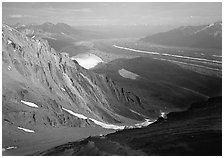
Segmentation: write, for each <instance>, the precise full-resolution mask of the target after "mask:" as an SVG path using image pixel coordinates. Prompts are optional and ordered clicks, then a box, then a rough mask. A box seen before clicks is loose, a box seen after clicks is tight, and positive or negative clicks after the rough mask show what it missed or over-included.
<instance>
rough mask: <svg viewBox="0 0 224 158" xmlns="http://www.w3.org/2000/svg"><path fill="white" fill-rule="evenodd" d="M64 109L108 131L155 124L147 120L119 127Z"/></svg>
mask: <svg viewBox="0 0 224 158" xmlns="http://www.w3.org/2000/svg"><path fill="white" fill-rule="evenodd" d="M62 109H63V110H65V111H67V112H68V113H70V114H72V115H74V116H76V117H78V118H81V119H89V120H91V121H93V122H94V123H95V124H97V125H99V126H101V127H103V128H106V129H114V130H122V129H124V128H141V127H145V126H148V125H150V124H152V123H153V121H151V120H150V119H145V121H144V122H141V123H137V124H134V125H133V126H118V125H113V124H107V123H103V122H100V121H97V120H95V119H92V118H88V117H86V116H84V115H82V114H78V113H75V112H73V111H71V110H68V109H65V108H62Z"/></svg>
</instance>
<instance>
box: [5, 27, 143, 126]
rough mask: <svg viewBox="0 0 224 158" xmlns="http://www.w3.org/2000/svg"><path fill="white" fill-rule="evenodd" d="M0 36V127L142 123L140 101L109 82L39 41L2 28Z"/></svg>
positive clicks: (108, 79)
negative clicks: (0, 118)
mask: <svg viewBox="0 0 224 158" xmlns="http://www.w3.org/2000/svg"><path fill="white" fill-rule="evenodd" d="M2 30H3V31H2V79H3V80H2V81H3V83H2V86H3V87H2V89H3V90H2V105H3V126H4V125H5V126H6V125H17V126H24V127H31V126H33V125H37V124H38V125H44V126H53V127H61V126H69V127H88V126H97V125H96V124H95V123H94V121H92V120H93V119H94V120H97V121H101V122H104V123H108V124H119V125H126V124H134V123H136V122H138V121H143V120H144V117H143V116H142V115H141V114H139V112H140V113H141V112H143V113H144V109H142V103H141V99H140V98H139V97H137V96H136V95H134V94H132V93H130V92H126V91H125V90H124V89H123V88H120V87H118V86H117V85H116V84H115V83H114V82H113V81H112V80H111V79H110V78H108V77H106V76H103V75H97V74H95V73H93V72H90V71H88V70H86V69H84V68H82V67H81V66H79V65H78V63H76V62H74V61H72V60H70V58H69V56H68V54H67V53H58V52H56V51H55V50H54V49H52V48H51V47H50V46H49V45H48V43H47V41H45V40H43V39H40V38H35V37H32V38H29V37H27V36H26V35H24V34H22V33H20V32H18V31H17V30H15V29H13V28H11V27H9V26H7V25H5V24H3V28H2ZM133 111H134V112H133ZM136 111H138V112H136ZM145 115H147V114H145ZM83 116H85V117H87V118H91V119H86V118H83ZM3 128H4V127H3Z"/></svg>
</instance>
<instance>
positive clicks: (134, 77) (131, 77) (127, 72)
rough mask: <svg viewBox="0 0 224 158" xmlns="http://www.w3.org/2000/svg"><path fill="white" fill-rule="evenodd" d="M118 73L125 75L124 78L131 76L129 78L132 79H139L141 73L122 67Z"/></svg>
mask: <svg viewBox="0 0 224 158" xmlns="http://www.w3.org/2000/svg"><path fill="white" fill-rule="evenodd" d="M118 73H119V74H120V75H121V76H122V77H124V78H129V79H132V80H135V79H137V77H139V75H137V74H135V73H133V72H130V71H128V70H125V69H120V70H118Z"/></svg>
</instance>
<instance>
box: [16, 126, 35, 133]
mask: <svg viewBox="0 0 224 158" xmlns="http://www.w3.org/2000/svg"><path fill="white" fill-rule="evenodd" d="M17 128H18V129H21V130H23V131H25V132H28V133H35V132H34V130H31V129H26V128H22V127H17Z"/></svg>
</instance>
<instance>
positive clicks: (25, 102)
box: [21, 100, 38, 108]
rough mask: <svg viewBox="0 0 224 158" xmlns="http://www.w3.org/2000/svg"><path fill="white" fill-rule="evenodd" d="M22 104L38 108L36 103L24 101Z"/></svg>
mask: <svg viewBox="0 0 224 158" xmlns="http://www.w3.org/2000/svg"><path fill="white" fill-rule="evenodd" d="M21 102H22V103H23V104H26V105H28V106H30V107H34V108H38V106H37V105H36V104H34V103H31V102H27V101H23V100H21Z"/></svg>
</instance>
